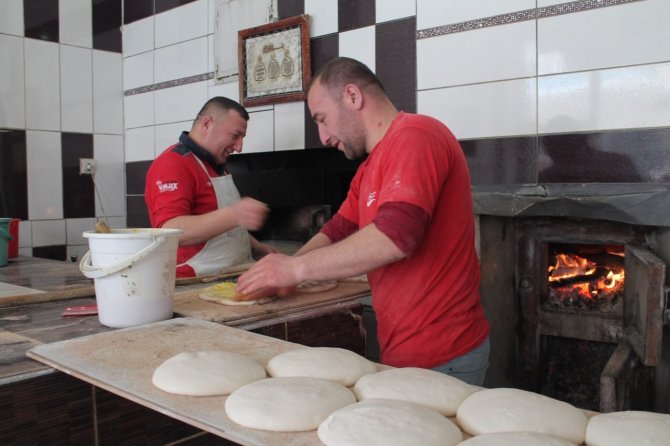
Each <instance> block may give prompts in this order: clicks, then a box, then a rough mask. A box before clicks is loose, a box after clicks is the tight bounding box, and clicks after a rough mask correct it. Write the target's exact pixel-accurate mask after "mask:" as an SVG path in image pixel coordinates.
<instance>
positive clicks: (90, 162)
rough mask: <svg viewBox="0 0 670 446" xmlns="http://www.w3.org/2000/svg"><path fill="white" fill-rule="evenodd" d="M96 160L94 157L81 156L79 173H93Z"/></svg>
mask: <svg viewBox="0 0 670 446" xmlns="http://www.w3.org/2000/svg"><path fill="white" fill-rule="evenodd" d="M94 173H95V160H94V159H93V158H79V175H93V174H94Z"/></svg>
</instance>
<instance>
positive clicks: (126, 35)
mask: <svg viewBox="0 0 670 446" xmlns="http://www.w3.org/2000/svg"><path fill="white" fill-rule="evenodd" d="M237 1H240V0H237ZM276 1H277V4H276V7H275V8H273V11H272V13H273V15H274V16H275V17H278V18H286V17H291V16H295V15H298V14H303V13H304V14H309V15H310V22H311V23H310V26H311V50H312V54H311V57H312V69H313V70H316V69H318V68H319V67H320V66H321V65H322V64H323V63H324V62H325V61H327V60H328V59H329V58H331V57H333V56H337V55H345V56H352V57H356V58H358V59H360V60H362V61H364V62H365V63H367V64H368V65H369V66H370V67H371V68H372V69H374V70H375V71H376V72H377V73H378V74H379V76H380V78H381V79H382V81H383V83H384V84H385V87H386V89H387V90H388V92H389V95H390V96H391V98H392V99H393V100H394V102H395V103H396V104H397V105H398V107H399V108H400V109H403V110H405V111H418V112H420V113H426V114H430V115H433V116H435V117H437V118H439V119H441V120H442V121H443V122H445V123H446V124H447V125H448V126H449V127H450V128H451V129H452V130H453V131H454V133H455V134H456V136H457V137H458V138H459V139H460V140H461V142H462V145H463V147H464V149H465V151H466V155H467V157H468V160H469V163H470V168H471V171H472V179H473V184H475V185H478V184H502V183H537V182H540V183H542V182H631V181H633V182H650V183H667V182H670V150H669V149H670V27H668V26H667V23H666V22H667V17H669V16H670V2H668V1H666V0H644V1H642V0H579V1H571V2H560V1H552V0H508V1H505V2H500V1H498V0H470V1H467V2H464V1H460V0H395V1H391V0H376V1H375V0H276ZM268 2H269V0H268ZM24 3H25V4H27V5H32V4H33V3H35V2H30V1H28V0H26V1H25V2H23V1H20V0H8V1H5V2H3V5H2V6H1V8H2V9H3V11H2V12H3V14H0V51H1V52H2V54H3V55H6V59H7V60H16V61H18V63H16V64H2V65H1V66H0V93H1V94H2V98H3V100H2V102H1V103H0V128H8V129H11V131H10V132H5V133H3V134H0V141H1V145H0V150H2V159H3V163H2V167H1V168H0V172H2V177H0V184H1V187H2V197H3V202H2V203H0V204H2V206H4V207H5V209H3V211H5V212H4V213H9V214H10V215H11V216H19V217H21V218H24V219H25V218H27V219H29V220H30V221H28V222H24V223H22V226H21V234H22V237H21V243H20V245H21V247H22V248H21V250H22V253H31V252H33V253H35V254H40V255H51V253H50V251H51V250H52V248H53V250H54V251H57V254H58V255H57V256H62V255H63V252H64V251H65V246H66V245H67V252H66V254H67V255H70V254H71V253H73V254H74V255H76V254H78V253H79V252H80V251H81V249H82V248H85V242H84V241H83V240H82V239H81V236H80V234H81V231H82V229H87V228H89V227H91V226H92V223H93V221H94V218H95V217H96V216H102V215H105V216H107V217H111V218H110V220H111V223H112V224H113V225H119V226H123V225H124V224H127V225H128V226H143V225H146V224H147V219H146V209H145V207H144V200H143V197H142V193H143V190H144V174H145V172H146V169H147V168H148V165H149V163H150V162H151V160H152V159H153V158H154V157H155V155H156V154H157V153H159V152H160V151H161V150H163V149H164V148H165V147H166V146H167V145H169V144H170V143H172V142H173V141H174V140H175V138H176V137H177V135H178V134H179V132H180V131H181V130H183V129H188V128H189V127H190V124H191V120H192V119H193V117H194V116H195V114H196V112H197V110H198V109H199V107H200V106H201V105H202V103H204V102H205V101H206V100H207V99H208V98H209V97H211V96H214V95H224V96H229V97H232V98H234V99H238V98H239V92H238V83H237V82H231V83H217V82H216V81H215V80H214V78H213V77H214V71H215V70H214V57H213V54H214V53H213V51H214V46H215V45H214V31H215V11H216V3H217V1H216V0H190V1H177V0H124V1H123V2H121V0H116V1H111V0H108V1H98V0H67V1H66V0H60V1H59V2H58V1H56V0H51V1H44V2H40V5H41V6H40V8H38V10H37V11H33V9H35V8H34V7H33V6H29V7H24ZM121 3H122V4H121ZM55 5H56V6H55ZM121 8H123V16H122V17H123V20H122V22H123V24H122V33H120V34H121V35H122V37H121V36H120V35H119V32H118V31H119V27H118V24H117V25H113V26H111V25H110V24H109V23H105V20H111V21H113V22H114V21H117V22H118V21H120V20H121V18H120V17H121V16H119V14H118V13H117V11H119V10H121ZM34 14H49V15H50V16H49V17H50V18H49V19H47V20H45V19H42V18H40V17H39V16H35V15H34ZM24 17H25V20H24ZM35 17H37V18H35ZM243 18H244V17H242V16H240V17H235V18H233V20H231V21H232V23H242V22H244V20H243ZM121 40H122V43H123V45H122V47H123V52H122V53H121V54H120V53H119V51H121ZM250 112H251V121H250V124H249V132H248V137H247V139H246V142H245V148H244V151H245V153H246V154H244V153H243V154H241V155H236V156H235V157H234V158H233V160H232V161H231V167H232V168H233V170H234V172H235V175H236V177H237V178H239V181H240V183H241V184H242V186H241V189H243V190H242V192H243V193H245V192H249V191H252V190H251V188H250V185H254V186H255V187H254V188H252V189H253V191H252V192H254V193H255V194H258V195H259V198H261V199H264V198H267V197H268V195H264V192H263V191H271V193H269V196H270V197H271V198H272V197H276V196H278V195H281V194H283V196H284V197H295V198H296V200H297V201H300V200H302V201H312V200H322V201H323V202H333V203H335V202H337V200H338V199H339V198H340V197H341V193H342V190H343V189H344V190H346V181H347V179H348V178H349V177H350V175H351V173H352V172H353V169H355V163H348V162H346V161H344V160H343V159H342V157H341V155H339V154H338V153H337V152H336V151H334V150H333V149H323V148H320V149H317V150H310V151H305V150H304V149H305V148H308V149H316V148H319V147H321V144H320V142H319V141H318V136H317V134H316V131H315V127H314V125H313V123H312V122H311V120H310V118H309V116H308V113H307V110H306V107H305V105H304V103H301V102H295V103H288V104H277V105H269V106H263V107H254V108H251V109H250ZM124 137H125V141H124ZM73 141H76V148H71V149H66V148H67V147H72V145H71V144H72V142H73ZM87 144H89V145H87ZM268 151H269V152H273V153H272V154H271V155H270V154H266V153H259V152H268ZM308 152H310V154H309V155H308V154H307V153H308ZM91 153H92V156H93V157H94V158H95V159H96V161H97V162H98V174H97V175H96V182H97V183H98V186H99V187H98V192H99V194H100V196H98V194H96V192H95V189H94V188H93V186H92V183H90V184H86V183H85V182H86V180H87V179H90V178H79V177H78V176H77V174H76V173H74V174H73V173H72V168H73V166H72V162H73V161H74V160H75V159H76V158H78V157H80V156H82V154H91ZM23 154H25V155H23ZM87 156H88V155H87ZM6 160H7V161H9V162H7V163H6V162H5V161H6ZM308 162H309V163H310V166H312V169H310V168H309V167H306V166H307V163H308ZM9 166H11V167H9ZM275 166H277V167H276V168H275ZM281 169H283V170H284V171H285V172H283V173H282V172H278V171H279V170H281ZM296 172H301V175H302V177H300V178H301V179H299V180H298V181H297V182H295V181H292V180H291V175H293V174H295V173H296ZM124 178H125V182H124V181H123V179H124ZM268 178H269V179H268ZM315 178H316V180H314V179H315ZM264 179H265V180H264ZM305 179H310V181H316V185H315V187H313V188H311V189H312V190H309V191H308V194H307V195H306V196H301V192H300V191H302V190H305V189H306V188H305V187H303V186H301V184H304V183H302V181H305ZM75 180H76V181H75ZM333 183H335V184H336V186H332V184H333ZM296 185H298V186H296ZM329 187H330V189H329ZM10 191H11V192H10ZM15 191H16V192H15ZM68 191H78V192H79V195H80V196H77V197H74V198H72V200H73V201H74V200H76V201H77V202H79V203H82V204H81V208H80V205H79V204H75V203H72V204H67V205H66V204H65V201H68V200H70V195H69V192H68ZM315 191H318V193H316V194H315ZM64 194H67V195H66V196H68V200H64V199H63V196H64ZM272 199H275V198H272ZM91 202H94V203H95V214H92V213H89V212H90V210H91V208H92V205H91ZM101 204H102V207H101ZM307 204H315V203H307ZM7 206H9V207H7ZM103 208H104V209H103ZM75 209H76V210H75ZM103 211H104V212H103ZM86 214H87V215H86ZM124 217H127V220H125V218H124ZM77 245H78V246H77ZM33 246H34V247H35V248H34V249H32V250H31V247H33ZM45 252H46V253H45Z"/></svg>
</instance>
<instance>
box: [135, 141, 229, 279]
mask: <svg viewBox="0 0 670 446" xmlns="http://www.w3.org/2000/svg"><path fill="white" fill-rule="evenodd" d="M203 151H204V149H201V148H199V147H197V146H196V145H195V143H194V142H193V141H192V140H191V139H190V138H188V133H186V132H184V133H182V135H181V137H180V142H179V143H177V144H174V145H173V146H170V147H168V148H167V149H165V151H163V153H161V154H160V155H159V156H158V157H157V158H156V159H155V160H154V161H153V163H151V166H150V167H149V170H148V172H147V178H146V184H145V189H144V200H145V202H146V204H147V208H148V211H149V219H150V221H151V226H152V227H154V228H160V227H162V226H163V224H164V223H165V222H166V221H168V220H170V219H172V218H175V217H179V216H181V215H200V214H205V213H207V212H211V211H214V210H216V209H217V208H218V203H217V200H216V193H215V192H214V188H213V187H212V183H211V181H210V177H215V176H218V175H219V173H217V172H216V171H215V170H214V168H213V167H212V166H211V164H210V163H209V162H208V161H207V159H206V156H207V155H206V154H205V153H202V152H203ZM196 154H200V155H201V157H202V158H203V159H202V164H203V165H204V166H205V168H206V169H207V173H205V171H204V170H203V168H202V166H201V165H200V163H199V162H198V158H197V156H196ZM204 246H205V244H204V243H199V244H195V245H189V246H179V249H178V250H177V264H178V265H179V264H182V263H184V262H186V261H187V260H189V259H190V258H191V257H193V256H194V255H195V254H197V253H198V252H199V251H200V250H201V249H202V248H203V247H204ZM193 276H195V271H193V269H192V268H191V267H190V266H188V265H182V266H180V267H178V268H177V277H193Z"/></svg>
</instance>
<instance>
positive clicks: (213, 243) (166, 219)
mask: <svg viewBox="0 0 670 446" xmlns="http://www.w3.org/2000/svg"><path fill="white" fill-rule="evenodd" d="M248 120H249V114H248V113H247V111H246V110H245V109H244V107H242V106H241V105H240V104H238V103H237V102H235V101H233V100H231V99H228V98H224V97H221V96H218V97H214V98H212V99H210V100H209V101H207V102H206V103H205V105H204V106H203V107H202V109H201V110H200V112H199V113H198V115H197V117H196V118H195V120H194V121H193V125H192V127H191V131H190V132H182V134H181V136H180V137H179V142H178V143H176V144H174V145H172V146H170V147H168V148H167V149H166V150H165V151H164V152H163V153H161V154H160V155H159V156H158V157H157V158H156V159H155V160H154V161H153V163H151V166H150V167H149V171H148V172H147V179H146V186H145V191H144V199H145V201H146V204H147V207H148V209H149V218H150V220H151V226H152V227H155V228H161V227H162V228H177V229H182V230H183V231H184V232H183V233H182V234H181V236H180V238H179V249H178V252H177V277H192V276H204V275H208V274H212V273H216V272H217V271H219V270H221V269H222V268H225V267H227V266H231V265H235V264H239V263H245V262H250V261H252V260H253V258H261V257H262V256H264V255H266V254H268V253H270V252H275V250H274V249H272V248H271V247H270V246H268V245H265V244H263V243H260V242H258V241H257V240H256V239H255V238H254V237H252V236H251V235H250V234H249V233H248V231H247V230H256V229H259V228H260V227H261V226H262V225H263V222H264V221H265V219H266V217H267V214H268V211H269V209H268V207H267V206H266V205H265V204H263V203H261V202H259V201H257V200H254V199H253V198H249V197H244V198H240V194H239V192H238V191H237V188H236V187H235V184H234V183H233V178H232V176H231V175H230V174H229V172H228V171H227V170H226V161H227V160H228V157H229V156H230V155H231V154H232V153H234V152H241V151H242V140H243V138H244V136H245V135H246V133H247V121H248Z"/></svg>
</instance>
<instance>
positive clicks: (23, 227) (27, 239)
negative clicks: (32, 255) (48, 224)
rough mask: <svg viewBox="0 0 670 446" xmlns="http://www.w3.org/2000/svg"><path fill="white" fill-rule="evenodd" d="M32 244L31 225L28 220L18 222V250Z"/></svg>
mask: <svg viewBox="0 0 670 446" xmlns="http://www.w3.org/2000/svg"><path fill="white" fill-rule="evenodd" d="M32 244H33V224H32V222H31V221H30V220H21V221H20V222H19V248H26V247H29V246H32Z"/></svg>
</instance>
